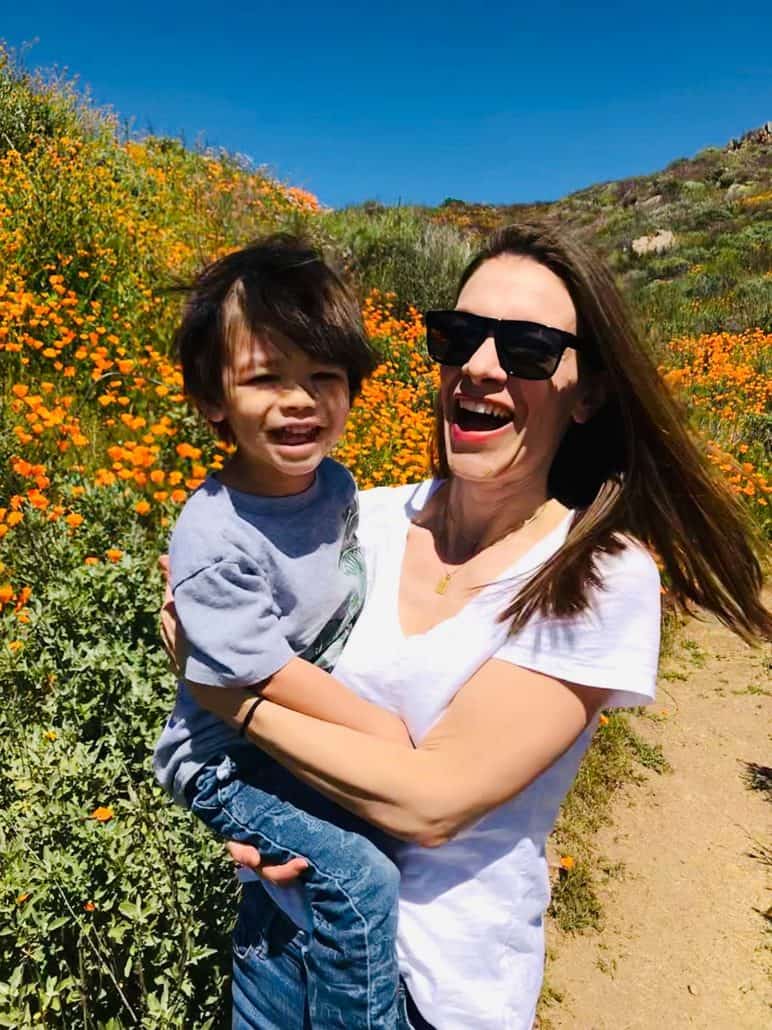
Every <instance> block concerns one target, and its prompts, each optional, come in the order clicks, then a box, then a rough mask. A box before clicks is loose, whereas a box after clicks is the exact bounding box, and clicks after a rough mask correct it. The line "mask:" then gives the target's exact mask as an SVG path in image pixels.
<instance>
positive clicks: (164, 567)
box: [158, 554, 169, 584]
mask: <svg viewBox="0 0 772 1030" xmlns="http://www.w3.org/2000/svg"><path fill="white" fill-rule="evenodd" d="M158 565H159V567H160V569H161V572H163V574H164V579H165V580H166V582H167V584H168V582H169V555H168V554H162V555H161V557H160V558H159V559H158Z"/></svg>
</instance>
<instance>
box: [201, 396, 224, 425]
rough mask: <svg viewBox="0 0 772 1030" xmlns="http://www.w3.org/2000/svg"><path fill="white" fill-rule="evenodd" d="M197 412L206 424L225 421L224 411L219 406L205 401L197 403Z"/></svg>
mask: <svg viewBox="0 0 772 1030" xmlns="http://www.w3.org/2000/svg"><path fill="white" fill-rule="evenodd" d="M198 410H199V411H200V412H201V414H202V415H203V416H204V418H205V419H206V420H207V422H215V423H217V422H224V421H225V409H224V408H222V407H221V406H220V405H219V404H208V403H207V402H206V401H199V402H198Z"/></svg>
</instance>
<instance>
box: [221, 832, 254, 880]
mask: <svg viewBox="0 0 772 1030" xmlns="http://www.w3.org/2000/svg"><path fill="white" fill-rule="evenodd" d="M225 847H226V848H227V849H228V854H229V855H230V856H231V858H232V859H233V861H234V862H235V863H236V865H243V866H245V867H246V868H247V869H251V870H252V871H253V872H255V873H259V872H260V864H261V862H262V858H261V857H260V852H259V851H258V850H257V848H253V847H252V845H251V844H239V843H238V841H235V840H229V841H228V842H227V843H226V845H225Z"/></svg>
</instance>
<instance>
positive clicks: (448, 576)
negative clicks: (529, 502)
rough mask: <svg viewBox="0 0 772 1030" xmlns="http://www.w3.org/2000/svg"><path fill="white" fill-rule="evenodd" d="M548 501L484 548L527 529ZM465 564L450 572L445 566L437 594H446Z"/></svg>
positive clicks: (435, 588)
mask: <svg viewBox="0 0 772 1030" xmlns="http://www.w3.org/2000/svg"><path fill="white" fill-rule="evenodd" d="M548 503H549V498H547V500H546V501H543V502H542V503H541V504H540V505H539V507H538V508H537V509H536V511H534V512H532V514H530V515H529V516H528V518H527V519H524V520H523V521H522V522H521V523H520V525H519V526H515V528H514V529H510V531H509V532H508V533H505V534H504V536H501V537H499V539H498V540H493V541H492V542H491V543H490V544H488V545H487V547H484V548H483V550H484V551H487V549H488V547H493V545H494V544H500V543H501V541H502V540H506V539H507V537H508V536H512V534H513V533H519V532H520V530H521V529H525V527H526V526H530V525H531V523H532V522H535V520H536V518H537V517H538V516H539V515H540V514H541V512H542V510H543V509H544V508H545V507H546V505H547V504H548ZM481 553H482V552H481V551H478V552H477V554H481ZM472 557H474V558H476V557H477V555H476V554H475V555H472ZM469 560H470V559H469V558H467V561H469ZM464 565H466V562H462V563H461V565H459V567H458V568H457V569H454V570H453V571H452V572H449V571H448V567H447V566H445V570H444V572H443V573H442V575H441V576H440V578H439V579H438V580H437V584H436V586H435V587H434V592H435V594H446V593H447V592H448V587H449V586H450V581H451V580H452V579H453V577H454V576H455V575H456V573H458V572H460V571H461V570H462V569H463V567H464Z"/></svg>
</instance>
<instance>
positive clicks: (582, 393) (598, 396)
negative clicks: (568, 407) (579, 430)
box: [572, 372, 608, 425]
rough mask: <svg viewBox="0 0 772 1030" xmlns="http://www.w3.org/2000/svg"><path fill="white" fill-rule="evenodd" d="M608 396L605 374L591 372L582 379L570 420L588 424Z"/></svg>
mask: <svg viewBox="0 0 772 1030" xmlns="http://www.w3.org/2000/svg"><path fill="white" fill-rule="evenodd" d="M607 396H608V381H607V378H606V373H605V372H593V373H592V374H591V375H587V376H585V377H584V382H583V383H581V384H580V388H579V397H578V399H577V402H576V404H575V405H574V410H573V412H572V418H573V420H574V422H576V423H578V424H579V425H583V424H584V423H585V422H589V421H590V419H591V418H592V416H593V415H594V414H595V413H596V412H597V411H598V410H599V409H600V408H602V407H603V405H604V404H605V402H606V397H607Z"/></svg>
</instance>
